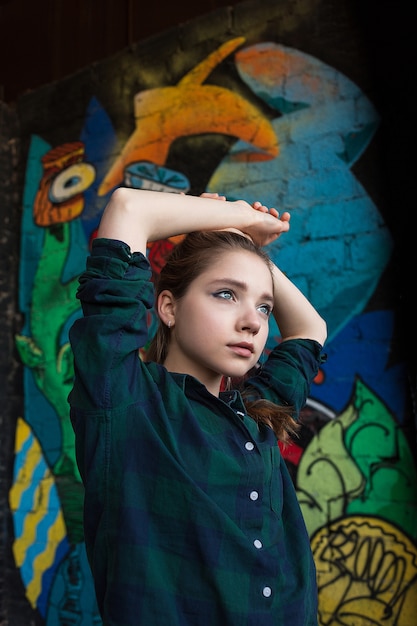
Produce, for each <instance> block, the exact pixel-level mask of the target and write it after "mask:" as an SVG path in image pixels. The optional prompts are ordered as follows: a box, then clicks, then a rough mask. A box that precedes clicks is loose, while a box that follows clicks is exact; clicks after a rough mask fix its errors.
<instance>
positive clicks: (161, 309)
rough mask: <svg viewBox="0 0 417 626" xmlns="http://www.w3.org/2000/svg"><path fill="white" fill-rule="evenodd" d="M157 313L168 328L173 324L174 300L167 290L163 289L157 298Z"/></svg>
mask: <svg viewBox="0 0 417 626" xmlns="http://www.w3.org/2000/svg"><path fill="white" fill-rule="evenodd" d="M156 305H157V311H158V316H159V318H160V319H161V321H162V322H163V323H164V324H166V325H167V326H168V324H169V325H170V326H173V325H174V323H175V298H174V296H173V295H172V293H171V292H170V291H168V289H164V291H161V293H160V294H159V296H158V300H157V303H156Z"/></svg>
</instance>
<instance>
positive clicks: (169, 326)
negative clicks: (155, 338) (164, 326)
mask: <svg viewBox="0 0 417 626" xmlns="http://www.w3.org/2000/svg"><path fill="white" fill-rule="evenodd" d="M168 328H171V320H169V322H168Z"/></svg>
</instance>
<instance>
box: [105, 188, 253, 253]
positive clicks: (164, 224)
mask: <svg viewBox="0 0 417 626" xmlns="http://www.w3.org/2000/svg"><path fill="white" fill-rule="evenodd" d="M225 205H227V206H225ZM246 213H247V212H246ZM253 213H255V211H253ZM244 214H245V212H244V211H239V209H238V207H237V206H236V203H234V202H213V200H212V199H210V198H201V197H195V196H186V195H183V194H174V193H161V192H157V191H144V190H137V189H125V188H120V189H117V190H116V191H115V192H113V195H112V197H111V199H110V201H109V203H108V205H107V207H106V209H105V211H104V213H103V217H102V220H101V223H100V227H99V230H98V236H99V237H107V238H109V239H120V240H121V241H124V242H125V243H127V244H128V245H129V246H130V248H131V250H132V251H142V252H145V250H146V244H147V242H149V241H157V240H159V239H165V238H168V237H173V236H174V235H181V234H186V233H189V232H191V231H193V230H213V229H216V228H219V229H220V228H227V227H233V226H235V224H236V222H238V221H239V219H241V220H244Z"/></svg>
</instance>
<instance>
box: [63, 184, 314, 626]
mask: <svg viewBox="0 0 417 626" xmlns="http://www.w3.org/2000/svg"><path fill="white" fill-rule="evenodd" d="M217 198H218V199H220V200H222V201H221V202H220V201H216V199H217ZM288 229H289V215H288V214H287V213H285V214H283V215H282V216H281V217H279V215H278V212H277V211H276V210H275V209H270V210H268V209H267V208H266V207H265V206H263V205H262V204H261V203H260V202H256V203H254V204H253V205H252V206H251V205H250V204H248V203H247V202H244V201H241V200H239V201H236V202H228V201H226V200H225V198H224V197H221V196H217V194H203V196H200V197H192V196H185V195H176V194H170V193H161V192H152V191H141V190H134V189H123V188H120V189H117V190H116V191H115V192H113V195H112V197H111V199H110V202H109V204H108V205H107V207H106V209H105V211H104V214H103V217H102V220H101V224H100V227H99V230H98V238H97V239H95V240H94V241H93V246H92V252H91V256H90V257H89V258H88V260H87V269H86V271H85V273H84V274H83V275H82V276H81V277H80V286H79V291H78V297H79V299H80V300H81V304H82V309H83V314H84V316H83V318H82V319H79V320H77V321H76V322H75V324H74V325H73V327H72V329H71V331H70V340H71V345H72V349H73V354H74V359H75V383H74V388H73V390H72V392H71V394H70V396H69V402H70V406H71V418H72V423H73V426H74V430H75V433H76V445H77V459H78V464H79V468H80V472H81V475H82V478H83V481H84V485H85V512H84V518H85V519H84V524H85V542H86V548H87V553H88V558H89V562H90V565H91V569H92V572H93V577H94V581H95V588H96V596H97V602H98V606H99V610H100V613H101V615H102V618H103V623H104V625H105V626H261V625H262V626H278V625H282V626H306V625H317V589H316V576H315V568H314V562H313V558H312V554H311V550H310V543H309V538H308V535H307V532H306V528H305V526H304V522H303V519H302V515H301V511H300V508H299V505H298V501H297V498H296V494H295V490H294V487H293V484H292V481H291V478H290V476H289V473H288V471H287V468H286V465H285V463H284V461H283V459H282V457H281V455H280V451H279V447H278V444H277V440H278V439H279V438H281V439H283V438H285V437H286V435H287V434H288V433H291V432H293V431H294V424H295V422H294V418H296V417H297V415H298V413H299V411H300V409H301V408H302V407H303V405H304V404H305V401H306V399H307V396H308V393H309V388H310V384H311V382H312V380H313V378H314V377H315V375H316V374H317V371H318V367H319V364H320V361H321V360H322V359H323V356H322V355H321V349H322V345H323V343H324V341H325V338H326V325H325V323H324V321H323V319H322V318H321V317H320V316H319V314H318V313H317V312H316V311H315V309H314V308H313V307H312V306H311V304H310V303H309V302H308V301H307V299H306V298H305V297H304V296H303V295H302V293H301V292H300V291H299V290H298V289H297V288H296V287H295V286H294V285H293V283H291V282H290V280H289V279H287V278H286V277H285V276H284V274H283V273H282V272H280V271H279V270H278V268H277V267H275V265H274V264H273V263H272V262H271V261H270V260H269V258H268V257H267V256H266V254H265V252H264V251H263V249H262V247H263V246H264V245H266V244H268V243H270V242H272V241H274V240H275V239H276V238H277V237H278V236H279V235H280V234H281V233H282V232H285V231H287V230H288ZM181 234H187V236H186V237H185V238H184V240H183V241H182V242H181V243H180V244H178V245H177V246H176V247H175V248H174V250H173V253H172V256H171V258H170V260H168V261H167V263H166V265H165V267H164V268H163V270H162V272H161V275H160V280H159V284H158V286H157V292H156V300H155V299H154V285H153V282H152V280H151V270H150V265H149V262H148V260H147V258H146V251H147V245H148V243H149V242H152V241H157V240H160V239H165V238H168V237H171V236H174V235H181ZM154 305H155V307H156V311H157V314H158V317H159V328H158V330H157V333H156V336H155V338H154V340H153V342H152V344H151V346H150V349H149V351H148V353H147V356H146V358H140V357H139V350H140V349H143V347H144V346H146V345H147V343H148V319H149V311H150V310H151V308H152V307H153V306H154ZM271 313H272V314H273V315H274V317H275V319H276V321H277V324H278V327H279V329H280V333H281V338H282V341H281V342H280V343H279V345H277V346H276V347H275V348H274V349H273V350H272V351H271V352H270V354H269V356H268V358H267V359H266V360H265V362H264V363H263V364H262V365H259V362H260V360H262V358H261V355H262V352H263V350H264V347H265V343H266V340H267V337H268V321H269V317H270V314H271ZM236 381H238V382H239V388H238V389H236V388H235V389H233V388H232V387H231V384H232V383H233V382H236Z"/></svg>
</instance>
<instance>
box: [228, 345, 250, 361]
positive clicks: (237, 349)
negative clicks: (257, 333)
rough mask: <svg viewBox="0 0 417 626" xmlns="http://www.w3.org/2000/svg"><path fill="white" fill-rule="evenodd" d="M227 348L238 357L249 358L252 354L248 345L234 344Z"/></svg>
mask: <svg viewBox="0 0 417 626" xmlns="http://www.w3.org/2000/svg"><path fill="white" fill-rule="evenodd" d="M229 348H230V349H231V350H232V351H233V352H234V353H235V354H238V355H239V356H243V357H245V358H249V357H251V356H252V354H253V345H252V344H250V343H235V344H231V345H229Z"/></svg>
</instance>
